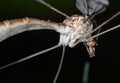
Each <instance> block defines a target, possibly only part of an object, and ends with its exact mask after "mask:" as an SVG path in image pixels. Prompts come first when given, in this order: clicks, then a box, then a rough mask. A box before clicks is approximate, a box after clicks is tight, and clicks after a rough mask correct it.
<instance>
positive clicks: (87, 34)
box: [74, 11, 120, 46]
mask: <svg viewBox="0 0 120 83" xmlns="http://www.w3.org/2000/svg"><path fill="white" fill-rule="evenodd" d="M118 15H120V11H119V12H118V13H116V14H115V15H113V16H112V17H111V18H110V19H108V20H106V21H105V22H103V23H102V24H101V25H99V26H98V27H97V28H95V29H94V30H93V31H92V32H89V33H86V35H85V36H83V37H82V38H80V40H78V41H77V42H76V43H75V44H74V46H76V45H77V44H78V43H80V42H81V41H82V40H83V39H85V38H86V37H87V36H89V35H91V34H92V33H93V32H95V31H96V30H98V29H99V28H101V27H102V26H104V25H105V24H107V23H108V22H110V21H111V20H112V19H114V18H115V17H117V16H118ZM118 26H119V25H118ZM113 28H114V27H113ZM115 29H116V28H115ZM108 32H109V31H108Z"/></svg>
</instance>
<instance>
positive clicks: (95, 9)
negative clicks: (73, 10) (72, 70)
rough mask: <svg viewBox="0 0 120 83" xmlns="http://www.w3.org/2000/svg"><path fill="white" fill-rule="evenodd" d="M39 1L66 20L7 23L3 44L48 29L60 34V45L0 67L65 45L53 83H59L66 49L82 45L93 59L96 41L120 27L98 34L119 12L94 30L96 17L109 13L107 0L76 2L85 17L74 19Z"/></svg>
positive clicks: (1, 28) (0, 32)
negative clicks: (21, 34) (28, 32)
mask: <svg viewBox="0 0 120 83" xmlns="http://www.w3.org/2000/svg"><path fill="white" fill-rule="evenodd" d="M36 1H38V2H39V3H41V4H43V5H45V6H47V7H48V8H50V9H52V10H54V11H56V12H57V13H59V14H61V15H63V16H65V17H66V19H65V20H64V21H63V22H62V23H56V22H51V21H45V20H41V19H36V18H29V17H26V18H22V19H13V20H6V21H3V22H0V41H3V40H5V39H7V38H8V37H11V36H14V35H16V34H18V33H22V32H24V31H31V30H43V29H49V30H54V31H56V32H58V33H59V34H60V37H59V43H58V44H57V45H55V46H53V47H50V48H48V49H46V50H43V51H40V52H38V53H35V54H32V55H30V56H27V57H25V58H22V59H19V60H17V61H15V62H12V63H9V64H7V65H5V66H2V67H0V69H4V68H6V67H9V66H12V65H14V64H17V63H20V62H23V61H25V60H28V59H30V58H33V57H35V56H38V55H40V54H43V53H46V52H48V51H51V50H53V49H56V48H58V47H60V46H62V47H63V51H62V56H61V61H60V64H59V68H58V71H57V73H56V76H55V78H54V81H53V83H56V80H57V78H58V75H59V73H60V70H61V66H62V63H63V58H64V55H65V47H66V46H69V47H70V48H73V47H75V46H76V45H78V44H79V43H83V44H84V45H85V47H86V49H87V52H88V54H89V56H90V57H94V56H95V45H96V41H95V38H97V37H98V36H101V35H103V34H105V33H107V32H110V31H112V30H115V29H117V28H119V27H120V24H119V25H117V26H115V27H112V28H110V29H108V30H105V31H103V32H99V31H100V29H101V27H103V26H104V25H105V24H106V23H108V22H109V21H111V20H112V19H114V18H115V17H117V16H118V15H120V11H119V12H118V13H116V14H115V15H113V16H112V17H111V18H109V19H108V20H106V21H105V22H103V23H102V24H100V25H99V26H97V27H95V26H94V25H93V22H92V20H93V19H94V17H95V16H96V15H98V14H100V13H102V12H103V11H105V10H106V8H107V6H108V5H109V1H108V0H76V7H77V9H78V10H79V11H80V12H81V13H82V14H83V15H77V14H76V15H72V16H69V15H67V14H65V13H63V12H61V11H59V10H57V9H56V8H54V7H53V6H51V5H50V4H48V3H46V2H45V1H44V0H36ZM96 31H98V34H95V35H92V34H93V33H94V32H96Z"/></svg>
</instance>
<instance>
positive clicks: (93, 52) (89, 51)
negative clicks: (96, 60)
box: [83, 42, 95, 57]
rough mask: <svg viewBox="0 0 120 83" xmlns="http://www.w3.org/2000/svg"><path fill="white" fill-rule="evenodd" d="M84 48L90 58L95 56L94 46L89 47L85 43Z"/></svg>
mask: <svg viewBox="0 0 120 83" xmlns="http://www.w3.org/2000/svg"><path fill="white" fill-rule="evenodd" d="M83 44H84V46H85V47H86V49H87V51H88V54H89V56H90V57H94V56H95V48H94V47H92V46H89V45H88V44H87V43H86V42H84V43H83Z"/></svg>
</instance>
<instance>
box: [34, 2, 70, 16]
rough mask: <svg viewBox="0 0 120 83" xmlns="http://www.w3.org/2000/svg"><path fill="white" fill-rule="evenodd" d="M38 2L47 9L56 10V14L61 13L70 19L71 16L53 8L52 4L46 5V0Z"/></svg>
mask: <svg viewBox="0 0 120 83" xmlns="http://www.w3.org/2000/svg"><path fill="white" fill-rule="evenodd" d="M36 1H38V2H40V3H41V4H43V5H45V6H47V7H48V8H50V9H52V10H54V11H55V12H57V13H59V14H61V15H63V16H65V17H66V18H68V17H69V16H68V15H66V14H65V13H63V12H61V11H59V10H58V9H56V8H54V7H53V6H51V5H50V4H48V3H46V2H45V1H44V0H36Z"/></svg>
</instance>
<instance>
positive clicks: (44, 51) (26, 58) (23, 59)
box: [0, 44, 60, 70]
mask: <svg viewBox="0 0 120 83" xmlns="http://www.w3.org/2000/svg"><path fill="white" fill-rule="evenodd" d="M58 47H60V45H59V44H57V45H55V46H53V47H50V48H48V49H45V50H43V51H40V52H37V53H34V54H32V55H29V56H27V57H24V58H22V59H19V60H17V61H14V62H12V63H9V64H7V65H4V66H2V67H0V70H2V69H4V68H7V67H9V66H12V65H15V64H17V63H20V62H23V61H25V60H28V59H30V58H33V57H35V56H38V55H41V54H43V53H46V52H48V51H51V50H53V49H56V48H58Z"/></svg>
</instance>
